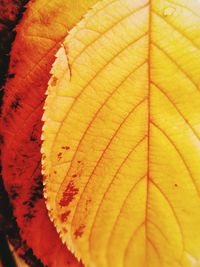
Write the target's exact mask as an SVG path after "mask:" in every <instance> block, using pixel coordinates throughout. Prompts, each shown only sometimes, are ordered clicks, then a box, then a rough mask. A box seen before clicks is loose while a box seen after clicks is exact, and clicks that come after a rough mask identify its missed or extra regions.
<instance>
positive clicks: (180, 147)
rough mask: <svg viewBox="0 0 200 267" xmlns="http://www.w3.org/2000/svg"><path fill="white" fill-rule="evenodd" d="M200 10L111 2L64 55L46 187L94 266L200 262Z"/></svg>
mask: <svg viewBox="0 0 200 267" xmlns="http://www.w3.org/2000/svg"><path fill="white" fill-rule="evenodd" d="M199 11H200V2H199V1H196V0H191V1H186V0H184V1H181V0H168V1H167V0H162V1H161V0H151V1H147V0H141V1H132V0H114V1H113V0H103V1H101V2H99V3H98V4H97V5H96V6H95V7H94V8H93V9H92V10H91V11H90V12H89V13H88V14H87V15H86V17H85V18H84V19H83V20H82V21H81V22H80V23H79V24H78V26H76V27H75V28H74V29H73V30H72V31H71V32H70V33H69V35H68V36H67V38H66V39H65V41H64V44H63V47H61V48H60V50H59V52H58V53H57V60H56V61H55V63H54V66H53V69H52V75H53V76H52V78H51V80H50V83H49V87H48V92H47V93H48V97H47V100H46V104H45V113H44V117H43V119H44V121H45V124H44V133H43V138H44V143H43V147H42V152H43V153H44V160H43V166H44V173H45V175H46V180H45V185H46V188H45V193H46V196H47V199H48V202H47V207H48V208H49V210H50V214H51V216H52V219H53V220H54V222H55V225H56V227H57V230H58V231H59V232H60V235H61V237H62V240H63V241H64V242H66V243H67V245H68V246H70V248H71V249H73V250H74V251H75V254H76V255H77V256H78V257H80V258H81V259H82V260H83V262H84V263H85V264H86V266H98V267H124V266H126V267H132V266H134V267H141V266H148V267H161V266H162V267H169V266H170V267H178V266H179V267H180V266H181V267H192V266H200V233H199V230H198V229H199V225H200V213H199V210H200V201H199V196H200V179H199V177H200V168H199V161H200V127H199V126H200V116H199V114H200V38H199V36H200V16H199ZM54 80H56V82H55V83H54V82H53V81H54Z"/></svg>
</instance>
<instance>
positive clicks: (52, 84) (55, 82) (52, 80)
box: [51, 76, 58, 86]
mask: <svg viewBox="0 0 200 267" xmlns="http://www.w3.org/2000/svg"><path fill="white" fill-rule="evenodd" d="M57 81H58V78H57V77H55V76H53V77H52V78H51V86H56V84H57Z"/></svg>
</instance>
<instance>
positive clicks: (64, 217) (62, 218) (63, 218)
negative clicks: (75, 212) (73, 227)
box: [60, 210, 71, 223]
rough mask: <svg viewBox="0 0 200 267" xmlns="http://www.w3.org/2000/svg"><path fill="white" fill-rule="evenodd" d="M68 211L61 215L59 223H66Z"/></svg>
mask: <svg viewBox="0 0 200 267" xmlns="http://www.w3.org/2000/svg"><path fill="white" fill-rule="evenodd" d="M70 212H71V211H70V210H67V211H66V212H64V213H63V214H61V216H60V217H61V221H62V222H63V223H64V222H66V221H67V218H68V216H69V214H70Z"/></svg>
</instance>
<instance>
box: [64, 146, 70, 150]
mask: <svg viewBox="0 0 200 267" xmlns="http://www.w3.org/2000/svg"><path fill="white" fill-rule="evenodd" d="M62 149H65V150H69V149H70V147H69V146H62Z"/></svg>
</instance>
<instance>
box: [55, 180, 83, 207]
mask: <svg viewBox="0 0 200 267" xmlns="http://www.w3.org/2000/svg"><path fill="white" fill-rule="evenodd" d="M78 191H79V190H78V188H76V187H75V186H74V184H73V182H70V183H69V184H68V186H67V188H66V190H65V191H64V192H63V197H62V199H61V200H60V202H59V204H60V205H61V206H63V207H66V206H68V205H69V203H70V202H71V201H72V200H73V199H74V197H75V196H76V195H77V194H78Z"/></svg>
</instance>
